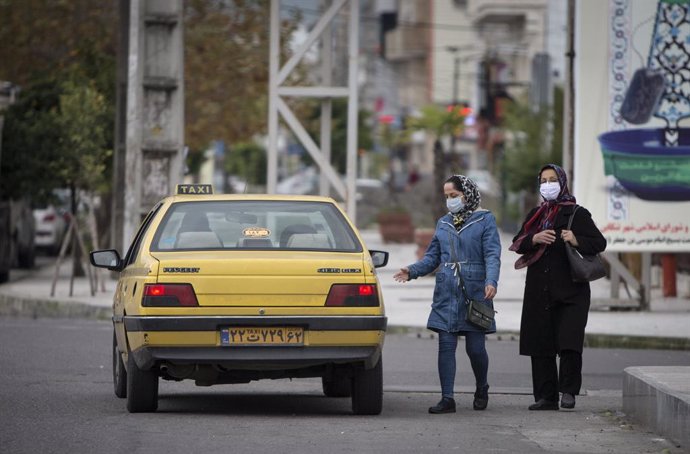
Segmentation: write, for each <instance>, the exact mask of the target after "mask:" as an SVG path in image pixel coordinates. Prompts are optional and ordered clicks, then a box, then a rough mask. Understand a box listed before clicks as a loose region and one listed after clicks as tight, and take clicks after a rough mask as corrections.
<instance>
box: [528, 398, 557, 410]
mask: <svg viewBox="0 0 690 454" xmlns="http://www.w3.org/2000/svg"><path fill="white" fill-rule="evenodd" d="M529 409H530V410H558V402H553V401H550V400H546V399H539V400H538V401H536V402H535V403H533V404H532V405H530V406H529Z"/></svg>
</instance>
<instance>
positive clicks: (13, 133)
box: [0, 0, 117, 199]
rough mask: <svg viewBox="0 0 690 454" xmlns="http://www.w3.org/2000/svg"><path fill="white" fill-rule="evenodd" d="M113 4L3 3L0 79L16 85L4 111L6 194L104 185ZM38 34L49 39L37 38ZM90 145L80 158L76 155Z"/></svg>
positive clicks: (77, 0) (85, 0) (110, 118)
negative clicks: (15, 97)
mask: <svg viewBox="0 0 690 454" xmlns="http://www.w3.org/2000/svg"><path fill="white" fill-rule="evenodd" d="M115 5H116V4H115V3H112V4H102V3H98V2H92V1H90V0H71V1H58V2H56V1H51V0H3V1H1V2H0V17H1V18H2V26H1V27H0V42H2V43H5V44H6V45H2V46H0V61H1V62H2V64H0V80H7V81H10V82H12V83H14V84H16V85H19V86H20V87H21V93H20V95H19V99H18V102H17V104H15V105H13V106H11V107H10V108H8V110H7V111H6V118H5V121H6V125H5V128H4V130H3V138H2V140H3V156H2V161H3V162H2V169H0V172H1V174H2V177H1V178H0V180H1V183H0V187H2V189H3V192H2V196H3V197H5V196H7V195H9V196H16V193H17V192H20V191H21V193H23V194H27V192H26V190H27V189H30V191H29V192H28V194H31V196H32V197H33V198H34V199H45V197H47V196H48V195H49V194H50V192H51V190H52V189H53V188H57V187H64V186H67V185H69V184H71V183H74V184H75V185H77V186H78V187H83V188H86V187H88V188H90V189H96V190H98V191H101V192H102V191H106V190H107V189H108V188H109V186H110V182H111V178H110V174H111V167H112V159H110V152H109V151H107V150H112V149H113V132H114V104H115V41H116V40H115V36H116V32H117V26H116V24H117V11H116V8H115ZM46 33H47V34H48V35H46ZM41 36H44V37H45V36H48V38H46V39H38V38H37V37H41ZM82 102H83V103H85V104H83V105H82V104H80V103H82ZM91 147H93V148H91ZM87 148H88V149H89V150H88V152H87V153H86V154H85V155H83V156H82V155H76V157H75V153H81V152H84V151H85V150H86V149H87ZM76 150H80V151H79V152H77V151H76ZM63 153H65V156H63ZM63 166H67V167H63ZM77 169H78V170H77ZM85 171H86V172H88V173H86V174H84V172H85Z"/></svg>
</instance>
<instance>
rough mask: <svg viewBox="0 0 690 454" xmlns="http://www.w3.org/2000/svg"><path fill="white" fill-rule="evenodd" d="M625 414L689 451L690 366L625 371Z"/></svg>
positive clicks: (632, 368) (641, 368)
mask: <svg viewBox="0 0 690 454" xmlns="http://www.w3.org/2000/svg"><path fill="white" fill-rule="evenodd" d="M623 412H624V413H625V414H626V415H627V416H628V417H630V418H631V419H632V420H633V421H635V422H637V423H639V424H641V425H643V426H645V427H647V428H648V429H649V430H651V431H654V432H656V433H658V434H660V435H663V436H665V437H668V438H670V439H672V440H674V441H675V442H676V443H679V444H680V445H681V446H682V447H684V448H690V366H668V367H655V366H649V367H628V368H626V369H625V370H624V373H623Z"/></svg>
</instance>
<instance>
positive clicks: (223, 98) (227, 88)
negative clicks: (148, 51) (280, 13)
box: [184, 0, 296, 159]
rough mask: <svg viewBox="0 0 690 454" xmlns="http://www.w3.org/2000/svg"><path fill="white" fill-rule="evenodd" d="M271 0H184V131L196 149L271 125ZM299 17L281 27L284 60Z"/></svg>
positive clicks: (242, 139) (233, 140)
mask: <svg viewBox="0 0 690 454" xmlns="http://www.w3.org/2000/svg"><path fill="white" fill-rule="evenodd" d="M269 8H270V2H267V1H258V0H253V1H252V0H229V1H223V2H209V1H205V0H192V1H187V2H185V44H184V46H185V48H184V54H185V90H186V93H185V99H186V102H185V123H186V124H185V137H186V142H187V144H188V146H189V148H190V159H193V157H192V155H193V154H194V153H202V152H203V150H205V149H206V147H207V146H208V144H209V143H210V142H211V141H212V140H222V141H224V142H225V143H228V144H233V143H239V142H247V141H250V140H251V139H252V137H254V136H255V135H257V134H260V133H262V132H264V131H265V129H266V118H267V116H268V114H267V112H268V79H269V74H268V56H269V48H268V45H269V38H270V34H269V23H268V20H269V17H270V14H269V13H270V11H269ZM295 25H296V21H289V20H288V21H284V22H283V24H282V28H281V41H280V42H281V46H282V47H281V61H285V60H286V57H287V54H288V50H289V49H288V44H289V38H290V35H291V33H292V31H293V30H294V28H295Z"/></svg>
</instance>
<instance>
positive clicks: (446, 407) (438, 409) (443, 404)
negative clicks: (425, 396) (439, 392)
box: [429, 397, 455, 414]
mask: <svg viewBox="0 0 690 454" xmlns="http://www.w3.org/2000/svg"><path fill="white" fill-rule="evenodd" d="M429 413H433V414H439V413H455V400H454V399H451V398H450V397H444V398H442V399H441V400H440V401H439V403H437V404H436V405H434V406H433V407H429Z"/></svg>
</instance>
